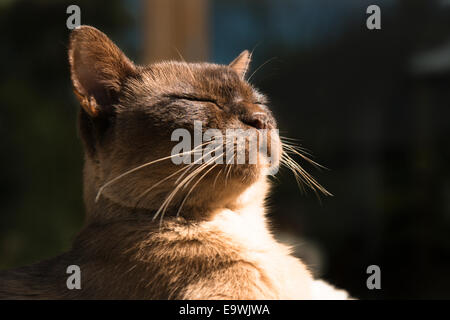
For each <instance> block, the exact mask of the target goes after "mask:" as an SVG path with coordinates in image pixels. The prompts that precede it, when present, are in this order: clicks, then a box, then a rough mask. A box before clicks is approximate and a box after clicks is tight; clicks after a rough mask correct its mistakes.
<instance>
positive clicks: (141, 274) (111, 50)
mask: <svg viewBox="0 0 450 320" xmlns="http://www.w3.org/2000/svg"><path fill="white" fill-rule="evenodd" d="M249 61H250V55H249V54H248V52H244V53H243V54H241V55H240V56H239V57H238V58H237V59H236V60H235V61H233V63H232V64H230V66H222V65H215V64H207V63H197V64H187V63H184V62H162V63H158V64H153V65H150V66H146V67H141V66H135V65H134V64H133V63H132V62H131V61H130V60H129V59H128V58H126V57H125V55H124V54H123V53H122V52H121V51H120V50H119V49H118V48H117V47H116V46H115V45H114V44H113V43H112V42H111V40H109V39H108V38H107V37H106V36H105V35H104V34H103V33H101V32H100V31H98V30H97V29H95V28H92V27H86V26H84V27H81V28H78V29H76V30H74V31H73V32H72V35H71V37H70V49H69V62H70V66H71V75H72V82H73V85H74V91H75V92H76V95H77V97H78V98H79V100H80V104H81V106H82V108H81V110H80V117H79V128H80V135H81V138H82V140H83V143H84V146H85V168H84V200H85V205H86V212H87V217H86V222H85V225H84V227H83V229H82V230H81V232H80V233H79V235H78V236H77V238H76V240H75V242H74V244H73V247H72V249H71V250H70V251H69V252H67V253H64V254H62V255H60V256H58V257H56V258H53V259H50V260H47V261H43V262H40V263H37V264H35V265H32V266H29V267H23V268H18V269H15V270H10V271H2V272H0V298H16V299H23V298H32V299H112V298H120V299H223V298H225V299H280V298H309V297H310V287H309V286H310V281H312V279H311V276H310V274H309V272H308V271H307V270H306V268H305V266H304V265H303V264H302V263H301V262H300V261H298V260H297V259H295V258H293V257H292V256H290V254H289V250H288V249H287V248H286V247H285V246H283V245H281V244H279V243H277V242H276V241H275V240H274V239H273V237H272V235H271V234H270V232H269V231H268V229H267V226H266V222H265V217H264V198H265V196H266V193H267V189H268V186H267V182H266V178H265V177H264V176H263V175H262V169H263V168H262V165H235V166H232V169H231V173H230V176H229V177H228V179H227V181H225V179H226V177H225V174H220V170H221V169H223V167H224V166H223V165H219V166H218V167H217V168H215V169H214V170H212V171H211V172H210V173H209V174H208V175H206V176H205V177H204V179H203V180H202V181H201V183H199V184H198V185H197V187H196V189H195V191H194V192H193V193H192V194H191V196H190V197H189V198H188V200H187V201H186V203H185V205H184V207H183V210H182V212H181V214H180V217H177V216H176V214H175V212H176V211H177V209H178V208H179V206H180V202H181V201H182V200H183V198H184V196H185V195H186V191H187V190H185V191H183V192H180V193H179V196H177V197H175V198H174V200H173V201H172V202H171V205H169V207H168V209H167V212H166V214H165V216H164V219H162V220H161V224H160V220H159V219H156V220H155V221H153V220H152V217H153V215H154V214H155V212H156V211H157V210H158V208H159V207H160V206H161V203H162V201H163V200H164V199H165V197H166V196H167V194H168V193H169V192H170V191H172V190H173V188H174V182H175V180H176V178H177V176H174V177H173V178H172V179H168V180H167V181H166V182H165V183H162V184H161V185H159V186H158V187H157V188H154V189H153V190H152V191H151V192H149V193H148V194H146V195H145V197H143V198H139V195H141V194H142V192H143V191H144V190H146V189H147V188H149V186H152V185H155V184H156V183H157V182H159V181H161V180H162V179H163V178H165V177H167V176H169V175H170V174H172V173H174V172H175V171H176V170H178V169H179V166H176V165H175V164H173V163H172V162H171V161H170V160H168V161H161V162H158V163H155V164H154V165H151V166H148V167H145V168H143V169H141V170H138V171H136V172H133V173H131V174H129V175H127V176H126V177H124V178H123V179H120V180H118V181H117V183H113V184H111V185H110V186H108V187H107V188H105V189H104V190H103V192H102V194H101V196H100V198H99V200H98V201H97V202H96V201H95V197H96V194H97V192H98V190H99V188H100V187H101V186H102V185H103V184H105V183H106V182H107V181H110V180H111V179H113V178H115V177H117V176H118V175H120V174H121V173H123V172H125V171H127V170H129V169H131V168H134V167H136V166H139V165H141V164H143V163H147V162H149V161H152V160H156V159H158V158H161V157H165V156H167V155H170V151H171V148H172V147H173V145H174V143H173V142H170V134H171V132H172V131H173V130H174V129H177V128H186V129H188V130H191V131H192V130H193V121H194V120H200V121H202V122H203V123H204V124H207V127H209V128H218V129H220V130H221V131H223V132H225V129H227V128H243V129H248V128H255V127H256V128H258V127H259V128H260V127H265V128H275V127H276V123H275V120H274V119H273V117H272V115H271V113H270V111H269V109H268V108H267V107H266V103H267V102H266V99H265V98H264V96H263V95H261V94H260V93H258V92H257V91H256V90H255V89H254V88H252V87H251V85H250V84H248V83H247V82H246V81H245V80H244V79H243V78H244V75H245V72H246V70H247V67H248V64H249ZM255 112H259V113H260V114H261V113H263V115H264V119H262V120H261V119H257V118H255V117H253V114H254V113H255ZM273 147H277V146H272V148H273ZM215 178H217V180H216V181H215V183H214V184H213V181H214V180H215ZM188 189H189V188H188ZM73 264H75V265H79V266H80V267H81V279H82V280H81V283H82V289H81V290H68V289H67V287H66V279H67V277H68V275H67V274H66V268H67V266H69V265H73Z"/></svg>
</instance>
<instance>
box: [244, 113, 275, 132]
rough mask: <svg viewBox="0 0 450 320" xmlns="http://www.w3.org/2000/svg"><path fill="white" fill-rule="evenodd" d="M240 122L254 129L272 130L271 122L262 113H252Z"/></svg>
mask: <svg viewBox="0 0 450 320" xmlns="http://www.w3.org/2000/svg"><path fill="white" fill-rule="evenodd" d="M242 122H244V123H245V124H247V125H249V126H252V127H254V128H256V129H273V123H272V120H271V119H270V117H269V116H268V115H267V114H266V113H264V112H253V113H252V114H250V115H248V116H246V117H245V118H244V119H243V120H242Z"/></svg>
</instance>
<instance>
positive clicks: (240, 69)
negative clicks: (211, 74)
mask: <svg viewBox="0 0 450 320" xmlns="http://www.w3.org/2000/svg"><path fill="white" fill-rule="evenodd" d="M251 60H252V56H251V53H250V52H248V50H244V51H242V52H241V54H240V55H239V56H238V57H237V58H236V59H234V60H233V61H232V62H231V63H230V64H229V67H230V68H231V69H233V70H234V71H236V73H237V74H238V75H239V77H241V79H244V77H245V74H246V73H247V70H248V67H249V65H250V61H251Z"/></svg>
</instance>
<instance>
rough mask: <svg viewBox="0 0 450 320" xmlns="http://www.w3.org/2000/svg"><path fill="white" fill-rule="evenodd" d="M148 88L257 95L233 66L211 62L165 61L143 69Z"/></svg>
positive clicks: (162, 91) (160, 91)
mask: <svg viewBox="0 0 450 320" xmlns="http://www.w3.org/2000/svg"><path fill="white" fill-rule="evenodd" d="M141 81H142V83H141V84H142V85H143V86H144V90H146V91H147V90H150V91H152V92H153V93H154V94H155V93H156V94H177V93H180V94H183V93H184V94H208V95H214V96H217V97H223V98H232V97H235V96H239V97H241V98H248V97H249V96H251V95H253V89H252V88H251V86H250V85H249V84H248V83H246V82H245V81H243V80H242V79H240V78H239V76H238V75H237V74H236V72H234V71H233V70H232V69H231V68H230V67H228V66H225V65H218V64H210V63H182V62H163V63H158V64H153V65H150V66H147V67H145V68H143V69H142V71H141Z"/></svg>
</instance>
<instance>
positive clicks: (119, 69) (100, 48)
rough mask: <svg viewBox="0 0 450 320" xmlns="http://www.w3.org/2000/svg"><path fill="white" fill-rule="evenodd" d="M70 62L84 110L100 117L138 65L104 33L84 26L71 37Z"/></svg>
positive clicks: (73, 79) (74, 85)
mask: <svg viewBox="0 0 450 320" xmlns="http://www.w3.org/2000/svg"><path fill="white" fill-rule="evenodd" d="M69 63H70V72H71V78H72V84H73V88H74V92H75V94H76V96H77V98H78V100H79V101H80V104H81V106H82V107H83V109H84V110H85V111H86V112H87V113H88V114H89V115H90V116H91V117H96V116H98V115H99V114H100V113H101V112H102V108H104V107H106V106H110V105H111V104H113V103H114V102H115V99H116V98H117V93H118V92H119V91H120V89H121V85H122V83H123V80H124V79H125V78H126V77H128V76H130V75H133V74H135V73H136V67H135V66H134V64H133V63H132V62H131V61H130V60H129V59H128V58H127V57H126V56H125V54H123V52H122V51H120V49H119V48H118V47H117V46H116V45H115V44H114V43H113V42H112V41H111V40H110V39H109V38H108V37H107V36H106V35H105V34H104V33H102V32H101V31H99V30H97V29H96V28H94V27H90V26H81V27H78V28H76V29H74V30H73V31H72V33H71V34H70V44H69Z"/></svg>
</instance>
